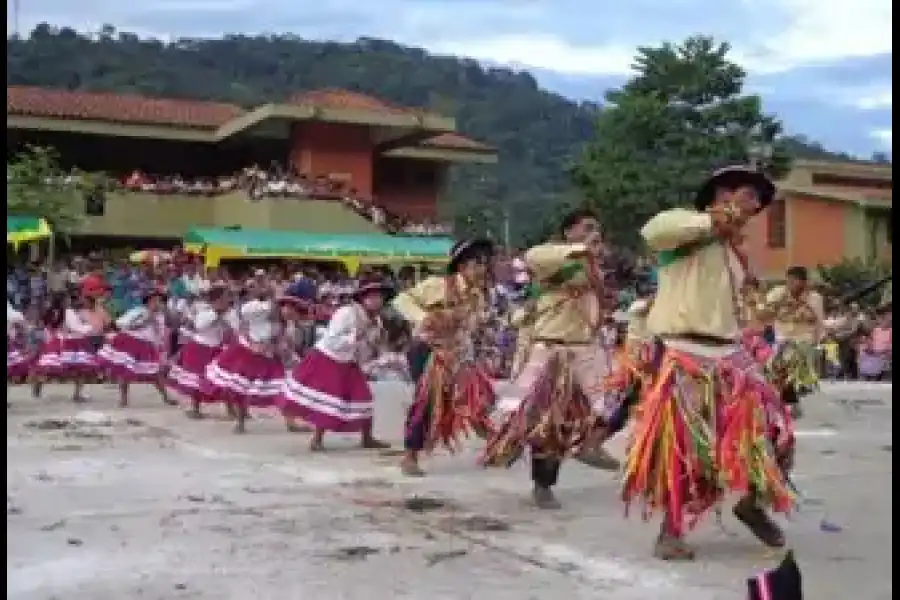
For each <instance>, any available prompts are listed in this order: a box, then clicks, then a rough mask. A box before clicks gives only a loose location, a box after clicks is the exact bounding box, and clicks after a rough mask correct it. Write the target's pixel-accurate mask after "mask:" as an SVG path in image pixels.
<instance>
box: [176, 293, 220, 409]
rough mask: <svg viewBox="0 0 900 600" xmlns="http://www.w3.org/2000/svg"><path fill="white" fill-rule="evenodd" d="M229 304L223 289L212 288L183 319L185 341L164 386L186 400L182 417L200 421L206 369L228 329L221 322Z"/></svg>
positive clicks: (216, 354)
mask: <svg viewBox="0 0 900 600" xmlns="http://www.w3.org/2000/svg"><path fill="white" fill-rule="evenodd" d="M229 304H230V303H229V297H228V293H227V290H226V288H224V287H222V286H217V287H213V288H212V289H210V290H209V292H208V293H207V295H206V300H205V301H202V300H201V301H198V302H197V303H196V305H195V306H194V307H193V310H192V311H190V314H189V315H187V317H186V322H185V324H184V325H185V327H184V328H183V329H182V336H183V338H184V339H185V340H186V341H184V343H183V345H182V346H181V349H180V351H179V352H178V355H177V357H176V358H175V361H174V362H173V363H172V367H171V368H170V369H169V375H168V377H167V378H166V385H167V386H168V387H169V388H170V389H173V390H175V391H176V392H178V393H180V394H183V395H185V396H187V397H188V398H189V399H190V401H191V408H190V409H189V410H188V411H187V413H186V414H187V416H188V417H189V418H192V419H201V418H203V412H202V411H201V410H200V404H201V402H202V401H203V381H204V378H205V373H206V367H208V366H209V365H210V363H212V361H213V360H214V359H215V358H216V356H218V355H219V353H220V352H221V351H222V348H223V345H224V343H225V337H226V334H227V333H228V332H229V331H230V329H231V326H230V325H229V324H228V322H227V320H226V319H225V315H226V313H227V312H228V309H229Z"/></svg>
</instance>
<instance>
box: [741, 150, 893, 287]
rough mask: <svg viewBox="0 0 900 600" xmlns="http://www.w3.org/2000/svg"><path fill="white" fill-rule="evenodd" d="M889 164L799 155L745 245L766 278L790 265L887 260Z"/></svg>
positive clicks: (777, 275)
mask: <svg viewBox="0 0 900 600" xmlns="http://www.w3.org/2000/svg"><path fill="white" fill-rule="evenodd" d="M891 173H892V167H891V166H890V165H875V164H868V163H850V162H823V161H806V160H799V161H797V162H796V163H795V164H794V167H793V169H792V170H791V172H790V173H789V174H788V176H787V177H785V178H784V179H783V180H781V181H779V182H778V188H779V191H780V194H779V197H778V198H777V199H776V200H775V201H774V202H773V204H772V206H771V207H770V208H769V209H768V210H767V211H766V212H764V213H762V214H761V215H760V216H758V217H757V218H756V219H754V220H753V222H752V223H751V224H750V228H749V231H748V236H747V250H748V253H749V255H750V259H751V263H752V264H753V265H754V267H755V268H756V269H757V270H758V271H759V274H760V276H762V277H766V278H781V277H783V276H784V272H785V270H786V269H787V268H788V267H790V266H792V265H803V266H806V267H809V268H814V267H817V266H819V265H832V264H836V263H839V262H841V261H843V260H846V259H859V260H862V261H864V262H866V263H877V262H889V261H890V260H891V244H892V241H893V233H892V203H891V199H892V175H891Z"/></svg>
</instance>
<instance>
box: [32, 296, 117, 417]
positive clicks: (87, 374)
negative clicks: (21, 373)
mask: <svg viewBox="0 0 900 600" xmlns="http://www.w3.org/2000/svg"><path fill="white" fill-rule="evenodd" d="M43 321H44V328H45V332H44V341H43V342H42V343H41V345H40V347H39V349H38V352H37V357H36V358H35V361H34V365H33V369H32V375H33V377H34V382H35V386H36V394H39V393H40V386H41V385H42V384H43V383H45V382H48V381H54V382H71V383H73V384H74V391H73V395H72V400H73V401H75V402H82V401H84V400H87V397H86V396H85V394H84V384H85V383H86V382H90V381H97V380H99V379H100V377H101V375H102V373H103V367H102V365H101V364H100V362H99V361H98V360H97V356H96V353H95V351H94V344H93V341H92V338H93V337H96V336H98V335H101V334H102V331H99V330H98V329H97V326H96V325H92V324H90V323H88V322H87V321H86V320H85V319H84V318H83V317H82V316H81V314H80V313H79V311H77V310H75V309H74V308H72V307H71V306H70V302H69V299H68V297H67V296H66V295H65V294H57V295H55V296H53V297H52V298H51V300H50V307H49V308H48V310H47V311H46V313H45V314H44V319H43Z"/></svg>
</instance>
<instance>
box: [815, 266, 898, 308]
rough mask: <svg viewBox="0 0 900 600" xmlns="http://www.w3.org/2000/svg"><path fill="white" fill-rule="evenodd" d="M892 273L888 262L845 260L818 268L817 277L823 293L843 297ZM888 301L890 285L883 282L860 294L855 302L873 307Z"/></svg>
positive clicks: (832, 296) (828, 295) (833, 296)
mask: <svg viewBox="0 0 900 600" xmlns="http://www.w3.org/2000/svg"><path fill="white" fill-rule="evenodd" d="M891 273H893V269H892V268H891V265H890V264H886V263H885V264H877V263H876V264H869V263H865V262H863V261H861V260H845V261H842V262H839V263H837V264H835V265H827V266H826V265H822V266H820V267H819V268H818V274H819V279H820V280H821V282H822V287H823V288H824V290H823V291H824V293H825V295H826V296H827V297H829V298H844V297H846V296H848V295H853V294H854V293H855V292H858V291H860V290H862V289H864V288H866V287H867V286H869V285H872V284H874V283H875V282H877V281H881V280H882V279H883V278H884V277H886V276H888V275H890V274H891ZM889 301H890V285H889V284H885V285H882V286H880V287H879V288H878V289H873V290H871V292H870V293H868V294H865V295H864V296H861V297H860V298H859V299H858V300H857V302H859V304H860V305H862V306H866V307H875V306H878V305H879V304H881V303H883V302H889Z"/></svg>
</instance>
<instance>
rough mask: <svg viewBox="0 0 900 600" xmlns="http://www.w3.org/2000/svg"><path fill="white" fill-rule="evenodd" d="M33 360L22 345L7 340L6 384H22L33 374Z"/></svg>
mask: <svg viewBox="0 0 900 600" xmlns="http://www.w3.org/2000/svg"><path fill="white" fill-rule="evenodd" d="M31 364H32V359H31V356H29V354H28V352H27V351H26V350H25V348H24V347H23V346H22V345H21V344H17V343H15V342H13V341H12V340H10V339H9V338H6V382H7V383H22V382H23V381H25V380H26V379H28V374H29V373H30V372H31Z"/></svg>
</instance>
